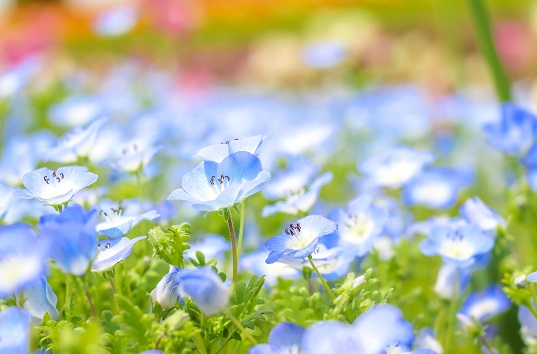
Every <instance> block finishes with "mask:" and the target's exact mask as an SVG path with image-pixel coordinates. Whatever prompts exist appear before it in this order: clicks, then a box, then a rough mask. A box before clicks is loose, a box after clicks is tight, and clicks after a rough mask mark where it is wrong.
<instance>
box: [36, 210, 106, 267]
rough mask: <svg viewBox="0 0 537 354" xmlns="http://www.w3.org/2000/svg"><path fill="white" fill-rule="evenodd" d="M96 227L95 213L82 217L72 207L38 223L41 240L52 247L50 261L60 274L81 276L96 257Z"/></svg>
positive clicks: (85, 214) (82, 212)
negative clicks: (59, 270) (47, 241)
mask: <svg viewBox="0 0 537 354" xmlns="http://www.w3.org/2000/svg"><path fill="white" fill-rule="evenodd" d="M96 225H97V211H96V210H90V211H88V212H87V213H86V211H85V210H84V208H82V207H81V206H80V205H76V204H75V205H73V206H70V207H67V208H65V209H64V210H63V211H62V212H61V213H60V214H59V215H58V214H50V215H45V216H42V217H41V219H40V220H39V230H40V232H41V237H43V238H44V239H46V240H50V241H51V243H52V244H53V247H52V250H51V256H52V258H53V259H54V260H55V261H56V263H57V264H58V266H59V267H60V269H61V270H62V271H64V272H65V273H71V274H75V275H82V274H84V273H85V272H86V270H87V269H88V266H89V264H90V262H91V261H93V259H94V257H95V254H96V253H97V233H96V231H95V226H96Z"/></svg>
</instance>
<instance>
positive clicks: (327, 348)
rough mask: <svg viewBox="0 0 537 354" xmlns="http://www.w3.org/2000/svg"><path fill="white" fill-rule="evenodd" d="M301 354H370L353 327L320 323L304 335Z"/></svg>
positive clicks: (333, 323)
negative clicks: (356, 335) (355, 334)
mask: <svg viewBox="0 0 537 354" xmlns="http://www.w3.org/2000/svg"><path fill="white" fill-rule="evenodd" d="M301 349H302V351H301V353H305V354H332V353H353V352H354V353H369V352H367V351H366V348H365V347H364V344H363V343H361V342H360V339H359V338H356V337H355V336H354V332H353V331H352V330H351V327H350V326H348V325H347V324H345V323H341V322H335V321H327V322H324V321H322V322H318V323H316V324H314V325H313V326H311V327H309V328H308V329H307V330H306V332H305V333H304V335H303V339H302V346H301Z"/></svg>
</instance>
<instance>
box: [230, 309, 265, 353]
mask: <svg viewBox="0 0 537 354" xmlns="http://www.w3.org/2000/svg"><path fill="white" fill-rule="evenodd" d="M225 313H226V315H227V317H228V318H229V319H230V320H231V322H233V324H234V325H235V326H236V327H237V328H238V329H240V331H241V332H242V334H243V335H244V336H245V337H246V338H248V340H249V341H250V342H251V343H252V344H253V345H257V344H259V343H258V342H257V341H256V340H255V339H254V337H252V335H251V334H250V333H248V331H247V330H246V328H244V326H243V325H242V323H241V322H240V321H239V320H238V319H237V318H236V317H235V316H234V315H233V314H232V313H231V311H229V310H226V312H225Z"/></svg>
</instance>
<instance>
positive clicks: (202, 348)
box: [192, 332, 207, 354]
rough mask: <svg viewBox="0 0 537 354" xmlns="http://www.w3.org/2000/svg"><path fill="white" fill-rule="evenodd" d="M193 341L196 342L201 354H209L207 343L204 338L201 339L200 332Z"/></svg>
mask: <svg viewBox="0 0 537 354" xmlns="http://www.w3.org/2000/svg"><path fill="white" fill-rule="evenodd" d="M192 339H193V340H194V343H196V347H198V350H199V351H200V353H201V354H207V349H206V348H205V343H204V342H203V338H201V334H200V332H197V333H196V334H195V335H194V337H192Z"/></svg>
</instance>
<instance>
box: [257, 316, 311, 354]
mask: <svg viewBox="0 0 537 354" xmlns="http://www.w3.org/2000/svg"><path fill="white" fill-rule="evenodd" d="M305 331H306V329H305V328H304V327H301V326H298V325H296V324H294V323H291V322H282V323H278V324H277V325H276V326H275V327H274V328H273V329H272V331H270V334H269V337H268V344H258V345H255V346H253V347H251V348H250V350H249V351H248V354H283V353H287V354H295V353H296V354H298V353H300V346H301V342H302V337H303V335H304V332H305Z"/></svg>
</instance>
